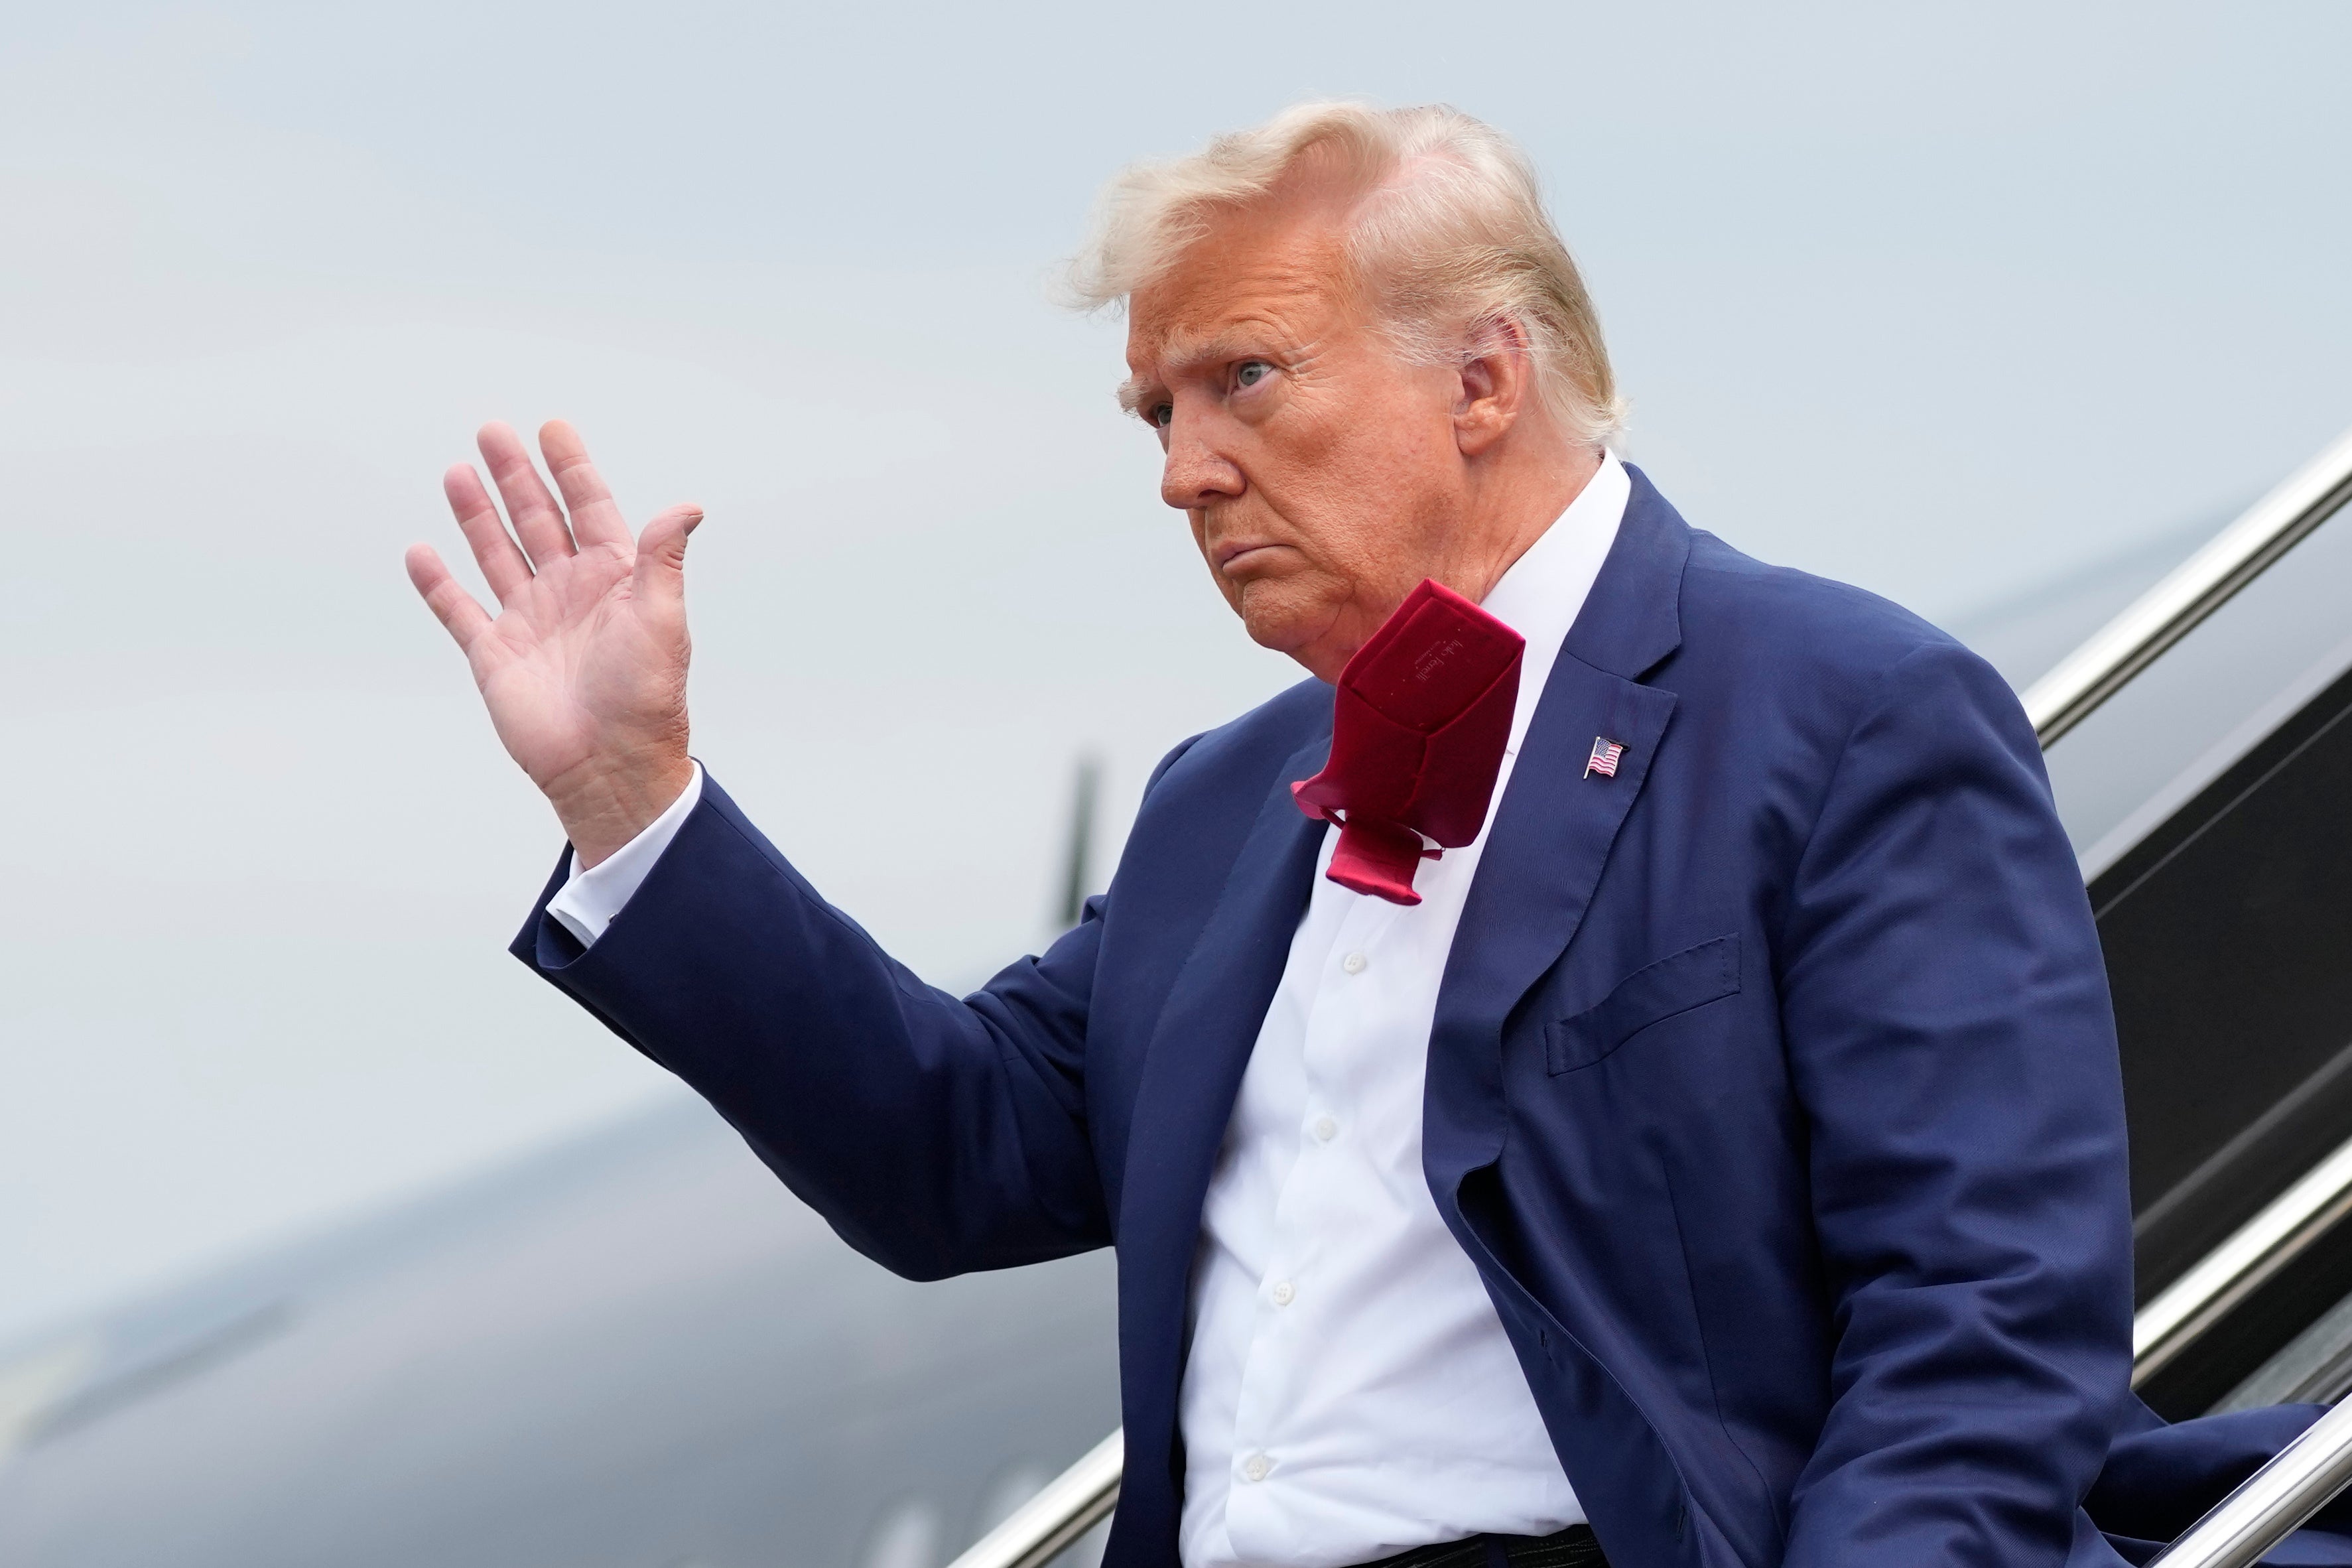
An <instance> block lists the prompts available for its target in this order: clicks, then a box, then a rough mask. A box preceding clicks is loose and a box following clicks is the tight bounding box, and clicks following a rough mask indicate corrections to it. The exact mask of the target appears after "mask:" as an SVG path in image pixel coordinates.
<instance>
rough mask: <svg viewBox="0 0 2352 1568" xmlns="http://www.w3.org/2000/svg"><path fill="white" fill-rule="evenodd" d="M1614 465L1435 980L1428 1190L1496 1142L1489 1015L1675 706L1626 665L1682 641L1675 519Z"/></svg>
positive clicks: (1527, 959) (1566, 936) (1605, 840)
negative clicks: (1588, 582) (1606, 498)
mask: <svg viewBox="0 0 2352 1568" xmlns="http://www.w3.org/2000/svg"><path fill="white" fill-rule="evenodd" d="M1628 473H1629V475H1630V476H1631V478H1632V480H1633V491H1632V494H1631V495H1630V496H1629V497H1628V498H1627V500H1626V505H1625V515H1624V518H1623V519H1622V521H1621V522H1620V523H1619V525H1618V530H1617V539H1616V542H1615V543H1614V544H1612V546H1611V548H1610V552H1609V556H1608V559H1607V560H1606V561H1605V562H1604V563H1602V565H1601V573H1600V575H1599V577H1598V578H1597V579H1596V580H1595V581H1594V583H1593V584H1592V590H1591V593H1590V594H1589V595H1586V598H1585V603H1584V606H1583V608H1582V609H1581V610H1580V612H1579V613H1578V615H1577V618H1576V624H1575V625H1574V626H1571V627H1570V630H1569V634H1568V637H1567V640H1566V641H1565V642H1564V643H1563V644H1562V645H1561V648H1560V654H1559V660H1558V661H1557V662H1556V663H1554V664H1553V666H1552V670H1551V676H1550V678H1549V679H1548V680H1547V681H1546V682H1545V683H1544V691H1543V697H1542V699H1541V700H1540V701H1539V702H1538V704H1537V707H1536V714H1535V719H1534V721H1533V722H1532V723H1531V724H1530V725H1529V726H1528V734H1527V739H1526V740H1525V742H1523V743H1522V744H1521V747H1520V751H1519V757H1518V760H1517V763H1515V764H1513V766H1512V769H1511V781H1510V784H1509V786H1508V787H1507V789H1506V790H1505V791H1504V794H1503V801H1502V804H1501V805H1500V806H1498V807H1497V808H1496V813H1495V823H1494V826H1493V827H1492V828H1490V829H1489V830H1488V834H1487V839H1486V850H1485V852H1484V853H1483V854H1482V855H1481V856H1480V858H1479V862H1478V874H1477V877H1476V879H1475V880H1474V881H1473V882H1472V883H1471V887H1470V896H1469V899H1468V900H1467V901H1466V902H1465V905H1464V906H1463V910H1462V923H1461V925H1460V926H1459V927H1458V928H1457V929H1456V931H1455V932H1454V948H1453V952H1452V953H1451V954H1450V955H1449V956H1448V958H1447V961H1446V966H1445V980H1444V985H1443V986H1442V987H1441V988H1440V990H1439V992H1438V998H1437V1015H1436V1018H1435V1020H1434V1023H1433V1027H1432V1028H1431V1031H1430V1042H1429V1047H1430V1048H1429V1069H1428V1072H1429V1076H1428V1079H1427V1084H1426V1088H1425V1090H1424V1108H1423V1163H1424V1165H1425V1167H1426V1168H1427V1170H1428V1172H1429V1175H1430V1183H1431V1186H1432V1189H1433V1191H1434V1192H1435V1193H1436V1194H1438V1195H1439V1198H1440V1201H1441V1203H1442V1204H1444V1203H1448V1202H1450V1199H1451V1194H1452V1193H1453V1190H1454V1187H1455V1186H1456V1185H1457V1184H1459V1182H1460V1180H1461V1178H1462V1177H1463V1176H1464V1175H1465V1174H1466V1173H1469V1172H1470V1171H1472V1170H1475V1168H1477V1167H1478V1166H1480V1165H1483V1164H1486V1163H1490V1162H1492V1161H1493V1160H1494V1159H1496V1157H1497V1155H1499V1153H1500V1152H1501V1150H1502V1141H1503V1079H1502V1037H1503V1024H1504V1020H1505V1019H1506V1018H1507V1017H1508V1016H1509V1015H1510V1012H1511V1009H1512V1008H1514V1007H1515V1006H1517V1005H1518V1002H1519V999H1520V998H1521V997H1522V996H1524V995H1526V994H1527V993H1528V988H1529V987H1530V986H1532V985H1533V984H1535V983H1536V982H1537V981H1538V979H1540V978H1541V977H1542V975H1543V973H1544V972H1545V971H1546V970H1548V969H1549V968H1550V967H1551V966H1552V965H1553V964H1554V963H1558V962H1559V956H1560V954H1561V953H1562V952H1565V951H1567V948H1568V944H1569V942H1570V939H1572V938H1573V937H1574V936H1575V935H1576V931H1577V928H1578V927H1579V926H1580V925H1581V924H1582V923H1583V921H1584V914H1585V910H1587V909H1588V908H1589V907H1590V905H1591V900H1592V893H1593V889H1594V888H1595V886H1596V885H1598V883H1599V882H1600V880H1601V868H1602V867H1603V866H1604V865H1606V864H1607V862H1608V858H1609V850H1610V847H1611V846H1612V844H1613V843H1614V842H1615V841H1616V837H1617V831H1618V829H1619V828H1620V827H1621V826H1623V824H1624V821H1625V818H1626V816H1627V815H1628V814H1629V813H1630V812H1632V810H1633V803H1634V801H1635V800H1637V799H1638V798H1639V797H1640V795H1641V793H1642V787H1643V784H1644V783H1646V782H1647V780H1648V778H1649V773H1650V763H1651V760H1652V759H1653V758H1654V757H1655V756H1656V755H1657V750H1658V744H1659V742H1660V741H1661V740H1662V739H1663V738H1664V735H1665V731H1666V725H1667V722H1668V721H1669V720H1670V719H1671V718H1672V717H1673V715H1674V710H1675V694H1674V693H1673V692H1671V691H1667V690H1664V689H1660V688H1657V687H1654V686H1645V685H1643V684H1642V683H1641V681H1640V679H1639V678H1640V677H1641V676H1643V675H1644V674H1646V673H1647V672H1648V671H1649V670H1650V669H1652V668H1654V667H1655V666H1656V665H1657V664H1658V663H1659V662H1660V661H1661V660H1663V659H1664V658H1666V657H1667V656H1668V655H1669V654H1671V653H1672V652H1673V651H1674V650H1675V648H1676V647H1679V646H1680V644H1681V641H1682V629H1681V627H1682V622H1681V609H1680V600H1681V596H1682V573H1683V567H1684V564H1685V562H1686V561H1687V560H1688V558H1689V554H1690V530H1689V528H1688V526H1687V525H1685V523H1684V522H1683V521H1682V520H1681V519H1680V518H1679V517H1677V516H1675V512H1674V509H1673V508H1671V507H1669V506H1668V505H1667V504H1666V502H1665V500H1664V498H1663V497H1662V496H1660V495H1659V494H1658V492H1657V490H1656V489H1655V488H1654V487H1653V486H1652V485H1651V483H1650V481H1649V480H1648V479H1647V478H1645V477H1644V476H1643V473H1642V471H1641V470H1640V469H1639V468H1629V469H1628ZM1596 739H1607V740H1612V741H1616V742H1622V744H1623V746H1624V748H1625V750H1624V754H1623V756H1622V759H1621V760H1620V761H1619V763H1618V764H1617V772H1616V776H1614V777H1613V778H1612V777H1606V776H1603V775H1602V774H1600V773H1588V772H1587V771H1586V766H1585V764H1586V762H1587V760H1588V759H1589V758H1590V757H1591V754H1592V746H1593V742H1594V741H1595V740H1596Z"/></svg>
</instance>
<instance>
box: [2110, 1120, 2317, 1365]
mask: <svg viewBox="0 0 2352 1568" xmlns="http://www.w3.org/2000/svg"><path fill="white" fill-rule="evenodd" d="M2346 1215H2352V1142H2347V1143H2345V1144H2344V1145H2343V1146H2342V1147H2340V1148H2338V1149H2337V1150H2336V1152H2334V1153H2332V1154H2330V1155H2328V1156H2327V1157H2326V1159H2324V1160H2322V1161H2320V1163H2318V1164H2316V1165H2314V1166H2313V1167H2312V1168H2311V1169H2310V1170H2309V1171H2307V1172H2305V1173H2304V1175H2303V1178H2302V1179H2301V1180H2300V1181H2298V1182H2296V1183H2295V1184H2294V1185H2293V1186H2291V1187H2289V1188H2287V1190H2286V1191H2284V1192H2283V1193H2281V1194H2279V1195H2278V1196H2277V1197H2275V1198H2273V1199H2272V1200H2271V1201H2270V1203H2269V1204H2267V1205H2264V1206H2263V1211H2262V1212H2261V1213H2260V1214H2257V1215H2254V1217H2253V1218H2252V1219H2250V1220H2248V1221H2247V1222H2246V1223H2245V1224H2244V1225H2242V1226H2239V1227H2238V1228H2237V1230H2236V1231H2234V1232H2232V1233H2231V1236H2230V1238H2229V1239H2228V1240H2226V1241H2224V1242H2222V1243H2221V1246H2219V1247H2215V1248H2214V1249H2213V1250H2212V1251H2210V1252H2209V1253H2207V1254H2206V1255H2205V1256H2204V1257H2203V1258H2201V1259H2200V1260H2199V1262H2198V1264H2197V1266H2196V1267H2195V1268H2191V1269H2189V1272H2188V1273H2186V1274H2184V1275H2182V1276H2181V1277H2180V1278H2179V1279H2177V1280H2175V1281H2173V1282H2172V1284H2170V1285H2168V1286H2167V1287H2166V1288H2165V1289H2163V1290H2162V1291H2161V1292H2160V1293H2158V1296H2157V1298H2156V1300H2152V1301H2150V1302H2149V1303H2148V1304H2147V1306H2145V1307H2142V1308H2141V1309H2140V1310H2139V1312H2138V1313H2137V1316H2135V1317H2134V1318H2133V1319H2132V1386H2133V1387H2135V1388H2137V1387H2138V1386H2139V1385H2140V1384H2143V1383H2145V1382H2147V1380H2148V1379H2149V1378H2150V1377H2153V1376H2154V1375H2155V1374H2156V1373H2158V1371H2160V1370H2161V1369H2162V1368H2163V1367H2164V1366H2165V1364H2166V1363H2168V1362H2170V1361H2171V1360H2172V1358H2173V1357H2174V1356H2176V1355H2178V1354H2179V1353H2180V1352H2182V1351H2184V1350H2186V1349H2187V1348H2188V1347H2189V1344H2190V1343H2192V1342H2194V1341H2195V1340H2196V1338H2197V1336H2198V1335H2200V1334H2201V1333H2203V1332H2204V1331H2206V1330H2207V1329H2209V1328H2210V1327H2212V1326H2213V1324H2215V1323H2216V1322H2218V1321H2221V1318H2222V1317H2223V1316H2224V1315H2225V1314H2227V1313H2228V1312H2229V1310H2231V1308H2233V1307H2235V1306H2236V1305H2237V1304H2238V1303H2239V1302H2241V1301H2242V1300H2245V1299H2246V1298H2247V1297H2248V1296H2251V1295H2252V1294H2253V1293H2254V1292H2255V1291H2256V1290H2258V1289H2261V1288H2262V1287H2263V1284H2264V1283H2265V1282H2266V1281H2268V1280H2269V1279H2271V1278H2272V1277H2273V1275H2275V1274H2277V1273H2278V1271H2279V1270H2280V1269H2282V1268H2285V1267H2286V1266H2287V1265H2288V1264H2290V1263H2292V1262H2294V1260H2295V1259H2296V1258H2300V1257H2301V1256H2302V1255H2303V1253H2304V1251H2305V1248H2307V1247H2310V1246H2311V1244H2312V1243H2313V1242H2315V1241H2316V1240H2318V1239H2319V1237H2322V1236H2324V1235H2326V1233H2327V1232H2328V1231H2329V1230H2330V1229H2331V1228H2333V1227H2334V1226H2335V1225H2336V1222H2337V1221H2339V1220H2341V1219H2343V1218H2344V1217H2345V1216H2346Z"/></svg>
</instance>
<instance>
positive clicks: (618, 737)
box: [408, 421, 702, 866]
mask: <svg viewBox="0 0 2352 1568" xmlns="http://www.w3.org/2000/svg"><path fill="white" fill-rule="evenodd" d="M539 441H540V450H541V453H542V454H543V455H544V456H545V458H546V459H547V470H548V472H549V473H550V474H551V475H552V476H553V477H554V479H555V483H556V487H557V489H560V490H561V491H562V496H563V504H562V506H558V505H557V504H556V500H555V498H554V497H553V496H552V495H551V494H550V493H549V492H548V489H547V486H546V485H545V484H544V483H543V482H541V479H540V477H539V471H538V469H537V468H534V467H533V466H532V464H531V460H530V452H529V450H528V449H527V448H526V447H524V446H523V443H522V438H521V437H520V436H518V435H516V434H515V432H514V431H513V430H512V429H511V428H510V427H509V426H505V425H488V426H484V427H483V429H482V432H481V437H480V446H481V451H482V458H483V460H484V462H485V463H486V464H487V465H488V468H489V470H490V479H491V481H492V482H493V483H494V484H496V485H497V487H498V491H499V498H500V499H501V500H504V501H505V503H506V517H505V518H504V519H501V518H500V516H499V508H498V505H497V503H496V502H494V501H492V500H491V499H490V496H489V493H488V490H486V489H484V488H483V485H482V481H481V479H480V476H478V474H476V473H475V471H474V469H473V468H472V467H471V466H470V465H467V464H464V463H460V464H458V465H457V467H455V468H451V469H450V470H449V471H448V473H447V475H446V476H445V477H444V479H443V481H442V483H443V489H445V490H446V493H447V495H448V498H449V506H450V510H453V511H454V512H456V513H457V526H458V528H459V529H460V530H462V531H464V533H465V536H466V542H467V544H468V545H469V546H471V548H472V550H473V552H474V560H475V561H476V562H477V563H478V564H479V565H480V567H481V569H482V575H483V577H484V579H485V580H487V581H488V584H489V586H490V591H491V592H492V593H493V594H495V595H498V600H499V614H498V615H497V616H495V617H493V616H490V615H489V613H488V611H486V610H484V609H483V608H482V606H481V605H478V604H477V603H476V602H475V600H474V597H473V595H470V594H468V593H467V591H466V589H465V588H464V586H463V585H462V584H459V583H458V581H457V578H456V577H455V576H454V575H452V574H451V573H450V571H449V569H448V567H447V566H446V565H445V564H443V563H442V561H441V558H440V556H439V555H438V554H436V552H434V550H433V548H432V546H430V545H425V544H419V545H415V546H413V547H412V548H411V549H410V550H409V552H408V575H409V580H410V581H411V582H413V583H414V584H415V585H416V591H417V592H418V593H420V594H422V595H424V596H425V603H426V604H427V605H430V606H431V607H432V610H433V613H434V614H435V615H436V616H438V617H440V621H441V624H442V625H443V626H446V627H447V628H448V630H449V635H450V636H451V637H455V638H456V639H457V646H458V647H460V648H462V649H464V650H465V654H466V661H467V664H468V665H469V666H471V667H472V669H473V672H474V683H475V684H476V685H477V686H478V687H479V688H480V689H481V693H482V700H483V702H484V703H485V704H486V705H487V706H488V709H489V710H490V722H491V723H492V724H493V725H494V726H496V728H497V730H498V734H499V740H500V741H501V742H504V743H505V745H506V749H507V751H508V752H509V754H510V755H511V756H512V757H513V758H514V760H515V761H516V762H517V763H520V764H521V766H522V769H523V771H524V772H525V773H529V774H530V777H531V781H532V782H533V783H534V784H538V785H539V787H540V788H541V790H543V791H545V792H546V795H547V797H548V799H549V800H550V801H551V802H553V803H554V805H555V809H556V814H557V816H560V817H561V818H562V822H563V826H564V828H565V830H566V831H567V832H568V833H569V834H570V835H571V837H572V846H573V847H574V848H575V849H576V850H577V851H578V852H579V855H580V858H581V861H582V863H583V865H591V866H593V865H594V864H596V862H598V861H599V860H601V859H603V858H604V857H605V856H607V855H609V854H611V853H612V852H613V851H614V849H617V848H619V847H621V846H622V845H623V844H625V843H627V842H628V841H629V839H630V838H632V837H635V835H636V834H637V832H638V831H639V830H640V829H642V828H643V827H644V826H646V824H647V823H649V822H651V821H652V820H653V819H654V818H655V817H656V816H659V815H661V813H662V811H663V810H664V809H665V808H666V807H667V805H669V804H670V802H672V801H674V800H676V799H677V796H678V795H679V793H680V792H681V791H683V790H684V789H685V788H686V785H687V784H688V781H689V780H690V779H691V778H692V776H693V763H691V762H690V761H689V760H688V756H687V716H686V672H687V662H688V639H687V632H686V578H685V563H686V537H687V535H688V533H689V532H691V531H693V529H694V526H695V524H696V523H698V522H699V521H701V519H702V513H701V510H700V509H699V508H697V507H691V506H677V507H672V508H670V509H669V510H667V511H665V512H663V513H661V514H660V515H659V516H657V517H656V518H655V519H654V520H653V521H651V522H649V523H647V524H646V530H645V532H644V533H643V535H642V536H639V537H636V538H635V539H633V538H632V537H631V536H630V533H629V529H628V525H627V523H626V522H625V521H623V520H622V517H621V513H620V509H619V508H617V507H616V506H614V503H613V497H612V492H611V491H610V490H608V489H605V487H604V480H603V479H600V478H598V477H597V474H596V470H595V468H594V467H593V465H591V464H590V462H589V461H588V451H587V448H586V447H584V446H583V445H582V443H581V440H580V437H579V435H578V434H577V433H576V432H575V431H573V430H572V427H571V426H569V425H566V424H563V423H562V422H561V421H557V422H554V423H551V424H550V425H548V426H545V427H544V428H542V429H541V431H540V436H539ZM567 512H568V514H569V515H568V516H567V515H566V514H567ZM509 521H510V522H511V525H512V527H511V531H509Z"/></svg>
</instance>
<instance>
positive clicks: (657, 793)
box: [547, 747, 694, 871]
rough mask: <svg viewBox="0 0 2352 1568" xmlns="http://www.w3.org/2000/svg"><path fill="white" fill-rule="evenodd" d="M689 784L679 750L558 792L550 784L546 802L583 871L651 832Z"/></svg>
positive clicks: (690, 763)
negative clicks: (559, 823) (657, 819)
mask: <svg viewBox="0 0 2352 1568" xmlns="http://www.w3.org/2000/svg"><path fill="white" fill-rule="evenodd" d="M693 782H694V760H693V759H692V758H691V757H689V756H688V755H687V754H686V752H685V750H684V749H683V748H682V747H681V748H680V749H679V750H678V751H677V752H675V753H674V754H673V753H668V752H665V753H664V754H662V755H660V756H656V757H649V758H646V759H645V760H644V762H643V763H639V764H637V765H635V766H630V767H625V768H617V769H608V770H600V771H599V772H597V773H594V774H593V775H590V776H587V777H584V778H581V779H578V780H567V781H562V787H560V788H559V787H556V786H555V785H553V784H551V785H550V786H549V787H548V789H547V798H548V801H549V803H550V804H551V805H553V806H554V807H555V816H556V819H557V820H558V821H559V822H561V823H562V825H563V833H564V837H567V838H569V839H570V840H571V841H572V855H573V856H574V857H575V858H576V859H577V861H578V863H579V868H580V869H581V870H583V871H584V870H587V869H589V868H592V867H594V866H596V865H597V864H599V863H600V862H602V861H604V860H605V859H607V858H610V857H611V856H612V855H613V854H614V852H615V851H617V850H619V849H620V848H621V847H624V846H625V845H626V844H627V843H628V842H629V841H630V840H631V839H633V838H635V837H637V835H638V834H640V833H643V832H644V831H645V830H646V828H648V827H650V826H653V824H654V822H655V820H656V818H658V817H659V816H661V814H662V813H664V812H666V811H667V810H668V809H669V808H670V807H671V806H673V805H677V798H678V796H680V795H684V794H685V793H686V789H687V786H688V784H692V783H693Z"/></svg>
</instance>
